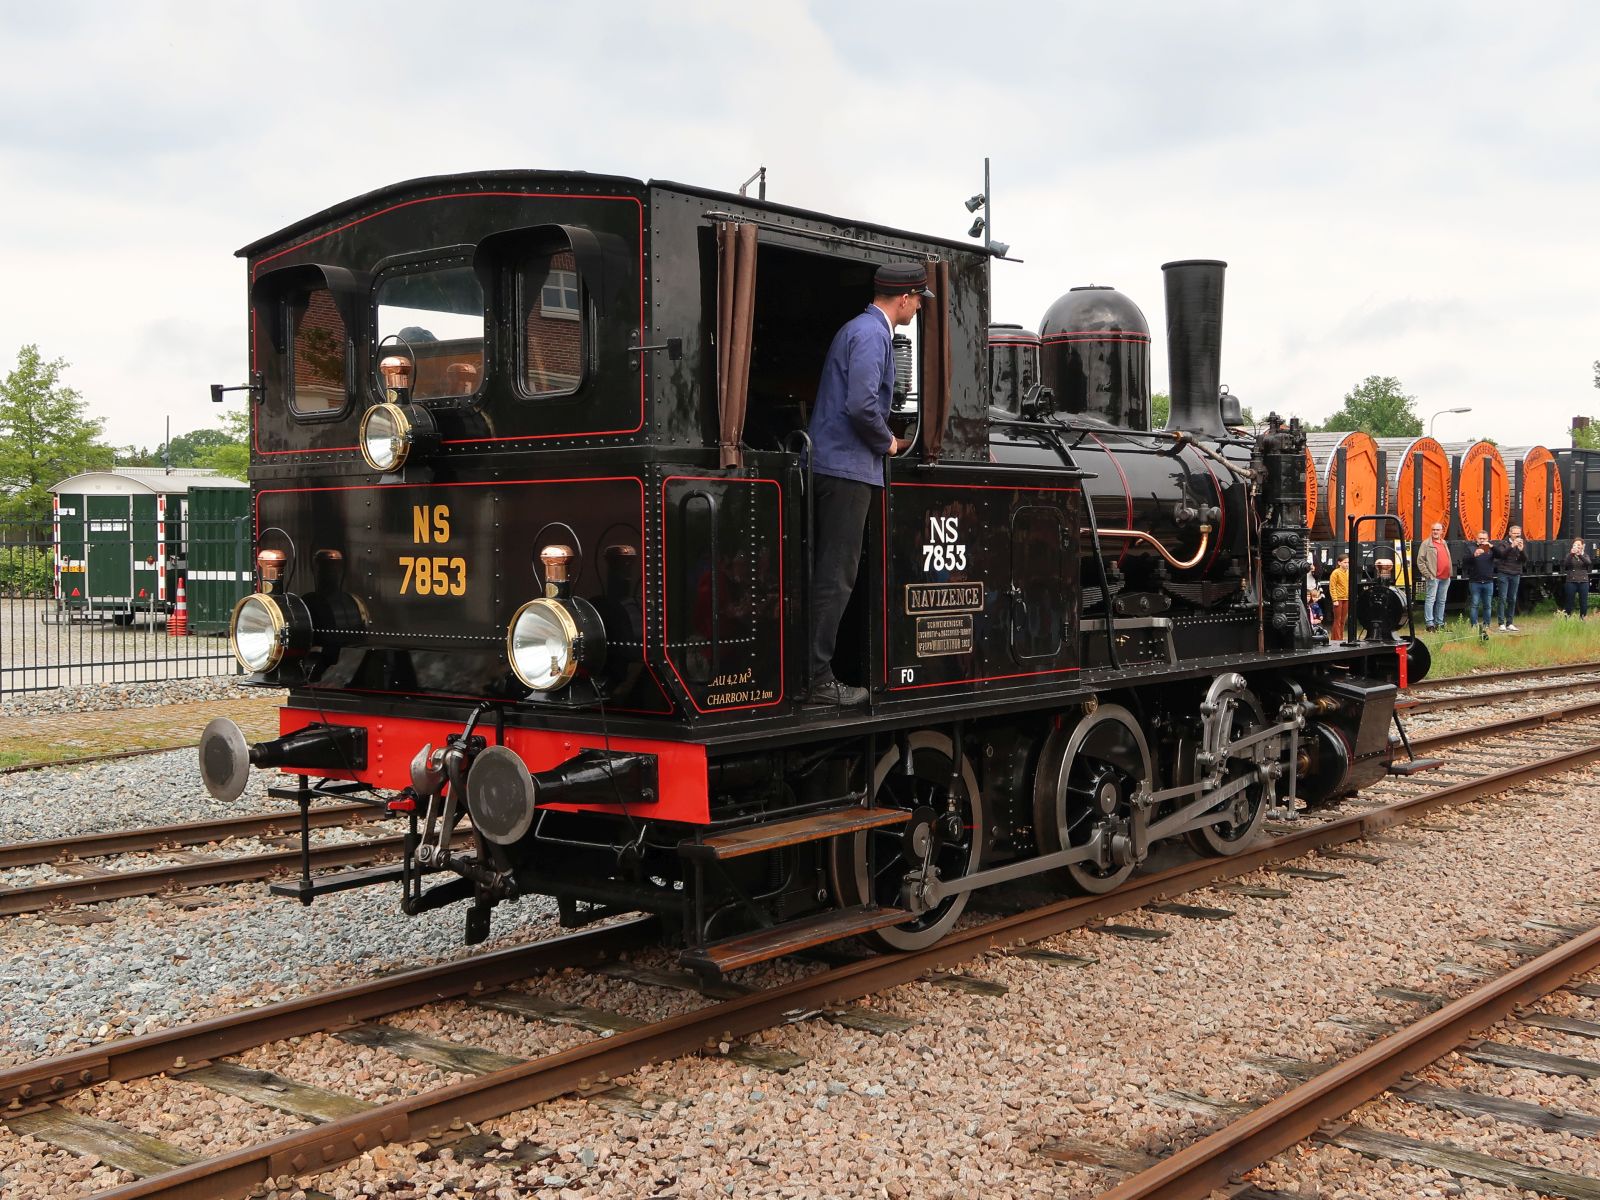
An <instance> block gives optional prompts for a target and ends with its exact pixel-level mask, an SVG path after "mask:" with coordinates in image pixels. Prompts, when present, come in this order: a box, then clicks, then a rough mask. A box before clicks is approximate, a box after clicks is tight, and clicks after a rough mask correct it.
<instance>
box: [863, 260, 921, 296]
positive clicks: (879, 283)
mask: <svg viewBox="0 0 1600 1200" xmlns="http://www.w3.org/2000/svg"><path fill="white" fill-rule="evenodd" d="M872 286H873V287H874V288H875V289H876V290H877V293H878V295H880V296H897V295H900V294H901V293H903V292H920V293H921V294H922V298H923V299H924V300H932V299H933V293H932V292H931V291H929V290H928V268H927V267H926V266H924V265H923V264H922V263H885V264H884V265H883V266H881V267H879V268H878V270H877V271H876V273H874V275H873V276H872Z"/></svg>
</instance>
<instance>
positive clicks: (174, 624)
mask: <svg viewBox="0 0 1600 1200" xmlns="http://www.w3.org/2000/svg"><path fill="white" fill-rule="evenodd" d="M188 633H189V602H188V601H187V600H186V599H184V595H183V576H182V575H179V576H178V603H177V606H176V607H175V608H174V609H173V610H172V615H171V616H170V617H168V618H167V636H168V637H186V636H188Z"/></svg>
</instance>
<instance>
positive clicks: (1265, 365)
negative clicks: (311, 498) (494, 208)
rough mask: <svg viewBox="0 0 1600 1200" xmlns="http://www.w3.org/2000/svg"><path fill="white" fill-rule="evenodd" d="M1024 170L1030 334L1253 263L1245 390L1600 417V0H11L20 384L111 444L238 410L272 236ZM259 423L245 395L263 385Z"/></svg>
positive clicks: (0, 192) (1151, 299) (843, 210)
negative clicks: (644, 189) (250, 309)
mask: <svg viewBox="0 0 1600 1200" xmlns="http://www.w3.org/2000/svg"><path fill="white" fill-rule="evenodd" d="M986 154H987V155H989V156H990V157H991V158H992V159H993V171H994V188H993V191H994V199H995V218H996V221H995V235H996V236H997V237H998V238H1001V239H1003V240H1005V241H1007V242H1010V243H1011V244H1012V246H1013V254H1015V255H1018V256H1020V257H1022V258H1024V259H1026V260H1027V261H1026V262H1025V263H1024V264H1022V265H1013V264H1007V263H1001V264H997V266H996V269H995V287H994V291H995V314H994V315H995V318H996V319H997V320H1002V321H1006V320H1009V321H1017V322H1020V323H1022V324H1025V325H1028V326H1031V327H1035V328H1036V327H1037V323H1038V321H1039V318H1040V317H1041V316H1042V315H1043V313H1044V310H1045V309H1046V308H1047V307H1048V306H1049V304H1050V302H1051V300H1053V299H1054V298H1055V297H1056V296H1057V295H1059V294H1060V293H1061V292H1063V291H1065V290H1066V289H1067V288H1069V287H1072V286H1074V285H1076V284H1082V283H1106V284H1112V285H1114V286H1116V287H1119V288H1121V289H1122V290H1123V291H1125V292H1126V293H1128V294H1129V295H1130V296H1131V297H1132V298H1133V299H1134V300H1135V301H1136V302H1137V303H1139V304H1140V305H1141V306H1142V307H1143V309H1144V311H1145V314H1146V316H1147V318H1148V319H1149V321H1150V325H1151V327H1152V329H1153V331H1155V333H1156V351H1155V364H1154V368H1155V381H1156V386H1157V387H1158V388H1160V389H1161V390H1165V379H1166V365H1165V358H1164V354H1163V347H1162V345H1161V342H1162V337H1161V334H1162V330H1163V329H1164V318H1163V313H1162V293H1161V273H1160V264H1161V263H1163V262H1165V261H1168V260H1170V259H1174V258H1189V257H1212V258H1223V259H1226V260H1228V262H1229V264H1230V267H1229V273H1228V281H1227V312H1226V316H1225V319H1224V343H1223V360H1222V378H1223V380H1224V382H1226V383H1227V384H1228V385H1229V386H1230V387H1231V388H1232V390H1233V391H1235V392H1237V393H1238V394H1239V395H1240V396H1241V397H1242V398H1243V399H1244V400H1245V402H1246V403H1247V404H1250V405H1251V406H1252V407H1253V408H1254V409H1255V411H1256V412H1257V413H1258V414H1260V413H1263V412H1265V411H1266V410H1267V409H1269V408H1275V409H1278V410H1279V411H1283V412H1289V413H1295V414H1298V415H1300V416H1302V417H1304V418H1307V419H1309V420H1316V419H1320V418H1322V417H1324V416H1326V415H1327V414H1328V413H1329V412H1331V411H1333V410H1334V409H1335V408H1337V407H1338V406H1339V404H1340V400H1341V398H1342V396H1343V395H1344V393H1345V392H1347V391H1348V390H1349V389H1350V388H1351V387H1353V386H1354V385H1355V384H1357V383H1359V382H1360V381H1361V380H1362V379H1363V378H1364V377H1365V376H1367V375H1393V376H1396V377H1398V378H1399V379H1400V380H1401V382H1402V383H1403V384H1404V386H1405V388H1406V390H1408V391H1409V392H1411V393H1412V394H1414V395H1415V396H1416V397H1417V398H1418V405H1417V408H1418V411H1419V413H1420V414H1421V415H1422V416H1423V418H1424V420H1426V419H1427V418H1428V416H1429V415H1430V414H1432V413H1433V412H1435V411H1437V410H1440V409H1446V408H1453V407H1458V406H1470V407H1471V408H1472V409H1473V411H1472V413H1471V414H1469V415H1466V416H1445V417H1441V418H1440V419H1439V421H1438V425H1437V433H1438V435H1439V436H1440V437H1441V438H1448V439H1453V438H1464V437H1467V436H1469V435H1472V436H1487V437H1493V438H1495V439H1497V440H1499V441H1501V442H1502V443H1513V444H1526V443H1529V442H1544V443H1547V444H1549V445H1552V446H1556V445H1566V444H1567V434H1566V430H1567V426H1568V421H1569V418H1570V417H1571V416H1572V415H1574V414H1576V413H1596V414H1600V392H1597V391H1596V390H1595V389H1594V387H1593V386H1592V382H1593V371H1592V369H1591V366H1590V364H1591V363H1592V362H1593V361H1594V360H1595V359H1596V358H1600V320H1597V313H1600V302H1597V290H1600V282H1597V281H1600V254H1597V250H1596V246H1597V232H1596V231H1597V227H1600V6H1596V5H1594V4H1578V3H1570V4H1555V3H1552V4H1537V3H1536V4H1532V5H1525V6H1523V7H1521V8H1520V9H1518V10H1517V11H1516V12H1515V14H1513V11H1512V10H1511V9H1509V8H1508V7H1507V6H1505V5H1504V4H1493V5H1491V4H1471V3H1416V2H1411V3H1403V4H1396V3H1392V2H1386V3H1352V2H1346V3H1341V4H1337V5H1334V4H1313V3H1281V2H1280V3H1270V4H1269V3H1259V4H1242V3H1240V4H1224V3H1219V4H1205V3H1196V2H1194V0H1170V2H1160V3H1158V2H1154V0H1152V2H1148V3H1138V2H1137V0H1135V2H1131V3H1126V4H1122V5H1116V6H1112V5H1107V4H1104V3H1086V2H1081V0H1070V2H1066V0H1064V2H1057V3H1037V4H1028V5H1007V4H1003V3H968V4H959V5H958V4H951V3H942V2H941V3H929V2H927V0H919V2H918V3H916V4H901V5H888V4H869V3H863V2H862V0H826V2H819V3H814V4H810V5H798V4H795V5H790V4H784V3H768V4H761V3H749V2H748V0H739V2H737V3H695V2H692V0H680V2H677V3H661V2H659V0H658V2H656V3H642V2H633V3H615V4H607V3H604V2H601V0H590V3H587V4H577V3H561V4H546V3H541V2H536V0H520V2H511V0H508V2H506V3H500V4H494V3H476V2H474V0H452V2H448V3H442V2H440V0H430V2H429V3H411V2H404V0H387V2H385V3H381V4H376V3H374V4H366V3H362V4H355V3H339V2H338V0H322V2H321V3H303V4H302V3H293V2H288V0H280V2H278V3H275V4H271V5H260V4H250V5H244V4H237V3H232V2H230V0H220V2H213V3H204V4H202V3H181V4H180V3H171V4H160V3H136V4H118V5H113V4H110V3H86V2H81V0H50V2H46V0H23V2H18V0H0V370H9V369H10V367H11V366H12V365H14V363H15V354H16V350H17V348H18V347H19V346H21V345H22V344H24V343H28V342H34V343H37V344H38V345H39V347H40V349H41V351H42V352H43V353H44V354H45V355H46V356H47V357H60V358H65V359H67V360H68V361H69V362H70V363H71V364H72V366H71V369H70V370H69V371H68V372H67V374H66V380H67V382H68V383H70V384H71V385H72V386H74V387H77V388H78V389H79V390H80V391H81V392H82V393H83V395H84V396H85V398H86V399H87V400H88V403H89V406H90V409H91V411H92V412H93V413H94V414H95V415H98V416H103V417H105V418H106V432H107V436H108V438H109V440H111V441H113V442H115V443H118V444H125V443H137V444H142V445H150V446H154V445H155V444H157V443H159V442H160V441H161V440H162V437H163V422H164V421H165V420H166V418H167V417H168V416H170V417H171V420H172V429H173V432H174V433H179V432H184V431H187V430H189V429H192V428H196V427H200V426H206V425H211V424H214V423H215V421H216V417H217V410H216V408H214V407H213V406H212V405H211V404H210V402H209V398H208V395H207V385H208V384H210V383H212V382H217V381H227V382H230V383H236V382H239V381H241V380H242V379H243V377H244V374H245V370H246V356H245V337H244V317H245V311H244V303H245V268H244V264H243V261H242V260H239V259H236V258H234V257H233V251H234V250H236V249H237V248H238V247H240V246H242V245H244V244H246V243H247V242H249V241H252V240H254V239H255V238H257V237H260V236H262V235H264V234H267V233H270V232H272V231H273V230H275V229H278V228H280V227H282V226H283V225H286V224H288V223H289V222H291V221H293V220H295V219H297V218H299V217H302V216H306V215H308V214H310V213H312V212H315V211H317V210H319V209H322V208H324V207H326V206H328V205H330V204H332V203H335V202H337V201H339V200H342V199H345V198H348V197H350V196H354V195H357V194H359V193H362V192H365V191H368V190H370V189H372V188H375V187H379V186H382V185H384V184H387V183H393V182H396V181H399V180H402V179H406V178H410V177H413V176H420V175H433V174H441V173H448V172H456V171H474V170H481V169H487V168H510V167H525V168H549V169H558V170H568V169H575V170H589V171H603V172H612V173H617V174H623V175H630V176H635V177H640V178H646V179H648V178H652V177H653V178H659V179H674V180H682V181H687V182H692V183H698V184H703V185H708V186H715V187H723V188H728V189H730V190H731V189H733V188H735V187H737V185H738V184H739V183H740V181H741V180H743V179H744V178H745V177H746V176H747V175H749V174H750V173H751V172H752V171H753V170H754V169H755V168H756V167H757V166H759V165H763V164H764V165H766V166H767V168H768V170H769V180H770V183H769V191H768V195H769V197H770V198H772V199H776V200H782V201H785V202H789V203H794V204H799V205H803V206H807V207H812V208H817V209H821V210H824V211H827V212H832V213H836V214H840V215H843V216H847V217H853V218H857V219H862V220H871V221H877V222H882V223H885V224H890V225H897V226H902V227H906V228H910V229H914V230H918V231H921V232H927V233H935V234H942V235H945V236H950V237H960V236H963V235H964V233H965V230H966V226H967V224H968V222H969V220H970V218H969V216H968V214H967V213H966V211H965V210H964V209H963V208H962V206H961V202H962V201H963V200H964V199H965V198H966V197H967V196H968V195H970V194H972V193H973V192H975V191H978V190H979V188H980V185H981V182H982V168H983V157H984V155H986ZM234 402H235V403H237V402H238V401H237V400H235V401H234Z"/></svg>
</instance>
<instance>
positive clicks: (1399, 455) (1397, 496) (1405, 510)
mask: <svg viewBox="0 0 1600 1200" xmlns="http://www.w3.org/2000/svg"><path fill="white" fill-rule="evenodd" d="M1377 441H1378V448H1379V449H1380V450H1382V451H1383V452H1384V455H1385V457H1386V460H1387V461H1386V465H1387V467H1388V472H1389V511H1390V512H1392V513H1395V514H1397V515H1398V516H1399V517H1400V524H1401V526H1402V527H1404V529H1405V538H1406V541H1408V542H1410V541H1417V540H1420V539H1421V538H1423V537H1424V536H1425V535H1426V534H1427V533H1428V531H1429V530H1430V529H1432V527H1433V524H1434V522H1435V521H1437V522H1439V523H1440V524H1441V525H1443V526H1445V531H1446V532H1447V533H1448V532H1449V526H1450V497H1451V494H1452V493H1451V490H1450V456H1449V455H1448V454H1446V453H1445V450H1444V447H1443V446H1441V445H1440V444H1439V443H1438V442H1436V441H1434V440H1433V439H1432V438H1431V437H1419V438H1406V437H1398V438H1378V439H1377ZM1419 472H1420V473H1421V476H1422V513H1421V515H1422V521H1421V525H1420V527H1419V528H1416V529H1413V528H1412V525H1411V518H1412V515H1413V513H1412V509H1413V508H1414V507H1415V506H1416V499H1417V496H1416V486H1417V475H1418V473H1419Z"/></svg>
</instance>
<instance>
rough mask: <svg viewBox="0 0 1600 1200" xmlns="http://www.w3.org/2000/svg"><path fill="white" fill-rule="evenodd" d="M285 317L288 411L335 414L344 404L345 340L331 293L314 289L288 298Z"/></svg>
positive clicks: (345, 336)
mask: <svg viewBox="0 0 1600 1200" xmlns="http://www.w3.org/2000/svg"><path fill="white" fill-rule="evenodd" d="M288 317H289V325H290V328H291V330H292V340H291V342H290V346H291V350H290V361H289V372H290V380H289V408H290V411H292V412H293V413H294V414H295V415H296V416H301V417H312V416H326V415H327V414H328V413H332V412H337V411H338V410H340V409H342V408H343V407H344V405H345V395H346V393H345V355H346V354H347V352H348V351H347V347H348V346H349V339H348V337H347V335H346V332H345V325H344V318H343V317H342V316H340V314H339V309H338V306H337V305H335V304H334V301H333V293H332V292H330V291H329V290H328V289H327V288H325V287H314V288H310V289H308V290H305V291H301V292H299V293H297V294H295V295H293V296H291V297H290V298H289V300H288Z"/></svg>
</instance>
